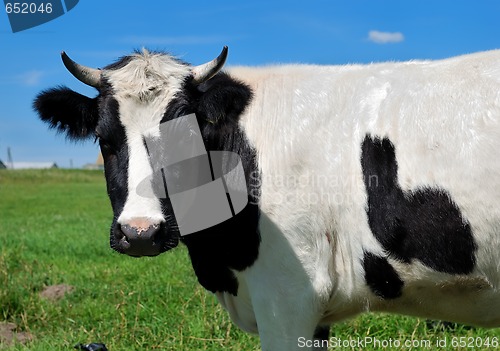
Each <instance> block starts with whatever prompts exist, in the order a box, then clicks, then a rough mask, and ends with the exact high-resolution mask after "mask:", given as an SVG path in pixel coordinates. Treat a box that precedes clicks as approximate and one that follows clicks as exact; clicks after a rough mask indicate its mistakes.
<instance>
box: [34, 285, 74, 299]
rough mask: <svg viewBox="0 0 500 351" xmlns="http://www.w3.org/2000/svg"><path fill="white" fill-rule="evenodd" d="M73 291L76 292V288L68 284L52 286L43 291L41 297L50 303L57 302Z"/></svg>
mask: <svg viewBox="0 0 500 351" xmlns="http://www.w3.org/2000/svg"><path fill="white" fill-rule="evenodd" d="M73 290H75V288H74V287H72V286H71V285H67V284H58V285H51V286H47V287H46V288H45V289H43V291H42V292H41V293H40V297H41V298H42V299H45V300H49V301H57V300H60V299H62V298H63V297H64V295H66V294H68V293H70V292H72V291H73Z"/></svg>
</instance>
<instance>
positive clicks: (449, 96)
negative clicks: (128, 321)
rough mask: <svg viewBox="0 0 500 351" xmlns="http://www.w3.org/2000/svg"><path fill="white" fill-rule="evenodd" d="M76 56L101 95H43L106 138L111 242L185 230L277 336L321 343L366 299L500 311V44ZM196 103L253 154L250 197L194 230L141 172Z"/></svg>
mask: <svg viewBox="0 0 500 351" xmlns="http://www.w3.org/2000/svg"><path fill="white" fill-rule="evenodd" d="M62 56H63V61H64V64H65V65H66V67H67V68H68V70H69V71H70V72H71V73H72V74H73V75H74V76H75V77H76V78H77V79H79V80H80V81H82V82H83V83H85V84H88V85H91V86H93V87H95V88H96V89H97V91H98V93H99V94H98V96H97V97H95V98H89V97H86V96H83V95H80V94H78V93H76V92H74V91H72V90H70V89H68V88H64V87H59V88H55V89H51V90H47V91H44V92H42V93H41V94H40V95H39V96H38V97H37V98H36V100H35V103H34V107H35V109H36V110H37V111H38V113H39V115H40V118H41V119H42V120H44V121H46V122H47V123H49V125H50V126H51V127H54V128H56V129H57V130H58V131H61V132H64V133H66V134H67V135H68V136H69V137H70V138H72V139H87V138H88V139H92V138H94V137H95V136H97V138H98V139H99V144H100V147H101V151H102V154H103V156H104V163H105V176H106V181H107V189H108V195H109V197H110V199H111V203H112V207H113V211H114V220H113V224H112V226H111V235H110V242H111V247H112V248H113V249H115V250H116V251H118V252H121V253H125V254H129V255H132V256H144V255H157V254H160V253H162V252H164V251H167V250H169V249H172V248H174V247H175V246H176V245H177V244H178V242H179V240H180V241H182V242H184V244H185V245H186V246H187V248H188V250H189V254H190V257H191V261H192V264H193V268H194V270H195V272H196V275H197V277H198V279H199V282H200V283H201V284H202V285H203V286H204V287H205V288H206V289H208V290H210V291H211V292H213V293H215V294H216V296H217V298H218V300H219V301H220V303H221V304H222V305H223V306H224V307H225V308H226V309H227V310H228V312H229V314H230V316H231V318H232V320H233V321H234V322H235V323H236V324H237V325H238V326H239V327H240V328H242V329H244V330H246V331H249V332H258V333H259V335H260V338H261V343H262V349H263V350H267V351H271V350H272V351H281V350H283V351H285V350H286V351H291V350H304V349H305V348H304V345H306V346H307V345H310V344H311V343H307V342H304V341H305V340H313V338H314V335H315V330H316V331H317V333H316V336H317V337H323V338H325V337H326V334H327V333H325V330H326V328H327V326H329V325H330V324H331V323H333V322H336V321H339V320H343V319H346V318H349V317H352V316H355V315H356V314H358V313H361V312H364V311H385V312H394V313H400V314H407V315H414V316H423V317H429V318H436V319H445V320H450V321H457V322H464V323H468V324H474V325H479V326H485V327H494V326H500V291H499V288H500V259H499V253H500V162H499V161H498V160H499V159H500V51H490V52H483V53H477V54H472V55H466V56H461V57H456V58H451V59H447V60H442V61H411V62H403V63H380V64H371V65H348V66H314V65H284V66H269V67H263V68H250V67H233V68H231V69H228V70H227V71H226V72H220V69H221V68H222V66H223V65H224V62H225V59H226V56H227V48H224V50H223V52H222V54H221V55H220V56H219V57H218V58H216V59H215V60H213V61H211V62H209V63H207V64H204V65H201V66H196V67H194V66H190V65H189V64H186V63H184V62H181V61H179V60H177V59H176V58H173V57H172V56H170V55H167V54H164V53H157V52H148V51H146V50H143V51H141V52H135V53H133V54H131V55H129V56H126V57H124V58H122V59H120V60H119V61H117V62H116V63H113V64H111V65H110V66H107V67H105V68H103V69H102V70H96V69H92V68H88V67H85V66H82V65H79V64H77V63H75V62H74V61H72V60H71V59H69V57H68V56H66V54H64V53H63V54H62ZM193 113H194V114H196V117H197V122H198V124H199V127H200V131H201V136H202V138H203V140H204V143H205V146H206V149H207V150H227V151H233V152H235V153H237V154H238V155H239V156H240V157H241V160H242V164H243V169H244V173H245V177H246V185H247V190H248V200H249V202H248V205H247V206H246V207H245V209H244V210H243V211H241V212H240V213H238V214H237V215H235V216H234V217H232V218H231V219H229V220H227V221H225V222H223V223H221V224H219V225H216V226H214V227H211V228H208V229H206V230H202V231H200V232H197V233H194V234H190V235H185V236H181V235H180V234H179V233H180V231H179V228H178V226H177V222H176V218H175V216H174V215H173V212H172V204H171V202H170V200H169V198H168V197H167V198H155V197H143V196H140V195H139V194H138V191H137V187H138V184H139V183H141V182H142V181H143V180H144V179H146V178H147V177H148V175H150V174H151V172H152V171H153V168H152V167H153V166H152V165H151V162H150V156H149V153H148V149H147V147H146V144H145V138H148V137H152V135H151V134H154V130H156V129H158V128H159V126H160V124H161V123H162V122H165V121H171V120H174V119H176V118H180V117H181V116H186V115H189V114H193ZM152 131H153V132H152ZM153 137H154V135H153ZM173 176H174V177H175V176H178V177H181V176H182V175H173ZM151 186H152V185H151ZM299 341H302V342H299Z"/></svg>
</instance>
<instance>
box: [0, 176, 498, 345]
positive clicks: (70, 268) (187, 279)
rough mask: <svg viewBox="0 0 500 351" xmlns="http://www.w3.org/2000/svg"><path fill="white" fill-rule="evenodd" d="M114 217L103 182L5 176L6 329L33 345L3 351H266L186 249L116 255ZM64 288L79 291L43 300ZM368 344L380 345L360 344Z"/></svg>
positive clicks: (437, 333)
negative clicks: (96, 345)
mask: <svg viewBox="0 0 500 351" xmlns="http://www.w3.org/2000/svg"><path fill="white" fill-rule="evenodd" d="M111 216H112V214H111V209H110V205H109V202H108V199H107V197H106V190H105V183H104V177H103V175H102V173H101V172H94V171H77V170H44V171H5V170H2V171H0V323H3V322H9V323H14V324H15V325H16V326H17V327H16V329H15V330H14V331H15V332H16V333H19V335H21V333H29V335H31V341H29V342H28V343H26V344H24V345H23V344H21V343H19V342H14V343H13V344H8V343H6V342H5V341H4V342H0V349H2V350H31V351H42V350H43V351H53V350H71V349H72V347H73V346H74V345H75V344H77V343H90V342H103V343H105V344H106V346H107V347H108V349H109V350H110V351H124V350H176V351H178V350H214V351H215V350H217V351H219V350H235V351H236V350H238V351H240V350H241V351H244V350H245V351H246V350H248V351H252V350H260V347H259V340H258V338H257V337H255V336H251V335H248V334H245V333H243V332H241V331H239V330H238V329H237V327H235V326H234V325H233V324H232V323H231V321H230V320H229V317H228V316H227V314H226V313H225V312H224V311H223V310H222V309H221V308H220V306H219V305H218V304H217V303H216V300H215V298H214V297H213V296H212V295H211V294H210V293H207V292H205V291H204V290H203V289H202V288H201V287H200V286H199V285H198V284H197V281H196V277H195V276H194V273H193V271H192V269H191V265H190V262H189V258H188V256H187V251H186V250H185V248H183V247H179V248H177V249H175V250H173V251H172V252H169V253H166V254H163V255H160V256H158V257H155V258H142V259H134V258H130V257H126V256H122V255H119V254H117V253H114V252H112V250H111V249H110V248H109V244H108V241H109V232H108V230H109V225H110V222H111ZM58 284H66V285H68V286H71V287H73V290H72V291H71V292H69V293H67V294H66V295H64V297H62V298H60V299H57V300H50V299H49V300H48V299H45V298H43V297H41V296H40V293H41V292H42V291H44V290H45V289H46V288H47V287H49V286H53V285H58ZM295 318H300V316H295ZM331 335H332V337H333V336H335V337H336V338H338V339H334V340H332V341H333V343H332V344H331V346H332V347H331V349H332V350H334V349H335V350H380V349H387V350H485V349H488V350H495V349H498V350H500V347H499V346H498V343H499V342H500V330H486V329H469V328H465V327H462V326H458V327H456V328H454V329H452V330H440V329H433V328H429V327H428V326H427V325H426V323H425V321H424V320H419V319H415V318H408V317H401V316H389V315H375V314H367V315H364V316H361V317H359V318H356V319H354V320H351V321H348V322H345V323H341V324H337V325H335V326H333V327H332V334H331ZM366 338H371V339H366ZM339 340H342V343H341V345H344V346H339V347H336V346H338V345H337V344H338V343H339ZM348 340H352V342H351V343H350V344H349V345H347V344H346V342H347V341H348ZM369 340H372V342H375V343H376V342H378V344H377V345H375V346H373V345H370V344H367V343H365V344H364V345H363V344H362V343H361V344H360V343H358V341H369ZM460 344H462V347H460ZM486 344H489V347H488V346H487V345H486ZM391 345H392V347H391ZM479 345H482V347H479ZM384 346H385V347H384Z"/></svg>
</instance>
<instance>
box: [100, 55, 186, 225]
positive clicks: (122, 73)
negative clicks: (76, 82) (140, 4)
mask: <svg viewBox="0 0 500 351" xmlns="http://www.w3.org/2000/svg"><path fill="white" fill-rule="evenodd" d="M190 72H191V70H190V67H189V66H187V65H183V64H181V63H179V62H178V61H176V60H175V59H173V58H172V57H170V56H168V55H164V54H154V53H149V52H147V51H143V52H142V53H140V54H135V55H133V58H132V59H131V60H130V62H129V63H128V64H127V65H126V66H124V67H122V68H119V69H116V70H105V71H104V72H103V73H104V75H105V77H106V78H107V79H108V81H109V83H110V84H111V86H112V87H113V93H114V94H113V95H114V97H115V98H116V100H117V101H118V106H119V110H118V112H119V119H120V122H121V123H122V125H123V126H124V128H125V135H126V138H127V140H126V142H127V145H128V151H129V163H128V197H127V200H126V202H125V206H124V208H123V211H122V213H121V214H120V216H119V218H118V223H120V224H126V223H129V222H130V221H131V220H132V219H134V218H147V219H149V220H151V221H152V222H153V223H158V222H161V221H163V220H164V217H163V214H162V211H161V205H160V201H159V199H157V198H153V197H144V196H140V195H138V193H137V186H138V185H139V184H140V183H141V182H143V181H144V180H145V179H147V178H148V177H149V176H150V175H151V174H152V173H153V170H152V167H151V164H150V162H149V157H148V153H147V150H146V147H145V145H144V137H145V136H155V135H159V126H160V121H161V120H162V118H163V115H164V113H165V111H166V108H167V105H168V103H169V102H170V101H171V100H172V98H174V97H175V95H176V94H177V93H178V92H179V91H180V90H181V88H182V84H183V82H184V80H185V78H186V77H187V76H189V75H190ZM144 191H146V192H147V193H149V194H152V193H153V190H152V188H151V189H144V184H141V193H142V194H144Z"/></svg>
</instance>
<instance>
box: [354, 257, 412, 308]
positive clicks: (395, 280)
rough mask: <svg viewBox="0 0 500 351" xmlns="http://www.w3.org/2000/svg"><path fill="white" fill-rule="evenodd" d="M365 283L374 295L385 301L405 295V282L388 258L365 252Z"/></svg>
mask: <svg viewBox="0 0 500 351" xmlns="http://www.w3.org/2000/svg"><path fill="white" fill-rule="evenodd" d="M363 269H364V271H365V281H366V284H367V285H368V286H369V287H370V289H371V290H372V291H373V293H374V294H375V295H377V296H380V297H381V298H383V299H395V298H398V297H400V296H401V294H402V293H403V286H404V282H403V281H402V280H401V278H400V277H399V275H398V273H397V272H396V270H395V269H394V268H393V267H392V266H391V264H390V263H389V261H387V258H385V257H382V256H377V255H375V254H373V253H370V252H366V251H365V252H364V256H363Z"/></svg>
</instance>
